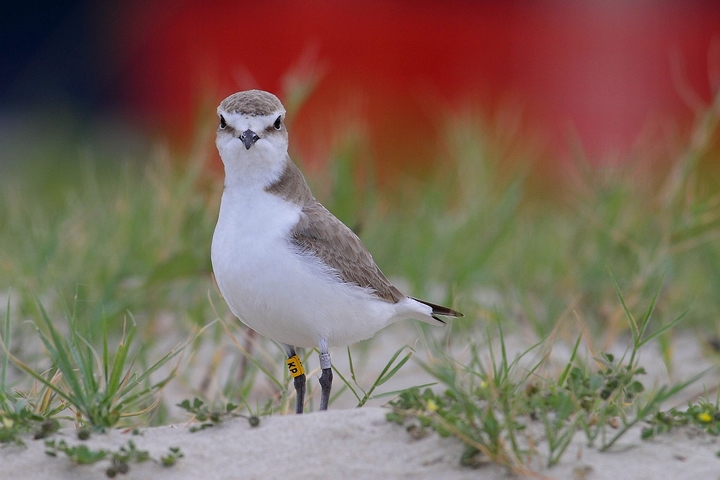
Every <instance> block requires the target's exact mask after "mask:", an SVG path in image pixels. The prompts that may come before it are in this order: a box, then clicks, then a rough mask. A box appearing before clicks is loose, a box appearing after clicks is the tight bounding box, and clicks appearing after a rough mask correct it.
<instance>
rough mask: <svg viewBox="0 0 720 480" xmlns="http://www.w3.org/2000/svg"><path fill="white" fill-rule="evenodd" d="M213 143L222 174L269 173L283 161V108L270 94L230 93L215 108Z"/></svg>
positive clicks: (285, 138) (276, 168)
mask: <svg viewBox="0 0 720 480" xmlns="http://www.w3.org/2000/svg"><path fill="white" fill-rule="evenodd" d="M217 114H218V128H217V137H216V139H215V145H216V146H217V149H218V152H220V157H221V158H222V161H223V163H224V164H225V172H226V175H228V176H229V175H231V174H232V173H233V172H238V173H240V172H242V174H244V175H247V174H252V173H256V174H257V173H262V172H265V173H267V174H270V175H271V176H272V174H273V173H275V172H277V171H278V169H282V168H283V167H284V165H285V162H286V157H287V148H288V132H287V128H285V108H284V107H283V105H282V103H280V100H278V98H277V97H276V96H275V95H273V94H272V93H268V92H264V91H262V90H247V91H244V92H238V93H235V94H233V95H230V96H229V97H227V98H226V99H225V100H223V101H222V102H221V103H220V106H219V107H218V109H217Z"/></svg>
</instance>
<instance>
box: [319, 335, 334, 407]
mask: <svg viewBox="0 0 720 480" xmlns="http://www.w3.org/2000/svg"><path fill="white" fill-rule="evenodd" d="M320 368H321V369H322V375H321V376H320V388H321V394H320V410H327V408H328V402H329V401H330V388H331V387H332V379H333V374H332V363H331V362H330V354H329V353H328V351H327V342H321V344H320Z"/></svg>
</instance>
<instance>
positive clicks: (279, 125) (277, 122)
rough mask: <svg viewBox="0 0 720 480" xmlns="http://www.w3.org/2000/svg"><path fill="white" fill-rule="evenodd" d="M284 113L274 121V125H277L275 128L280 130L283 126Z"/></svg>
mask: <svg viewBox="0 0 720 480" xmlns="http://www.w3.org/2000/svg"><path fill="white" fill-rule="evenodd" d="M281 120H282V115H281V116H279V117H278V118H277V120H275V123H273V127H275V130H280V127H281V126H282V122H281Z"/></svg>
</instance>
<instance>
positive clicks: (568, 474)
mask: <svg viewBox="0 0 720 480" xmlns="http://www.w3.org/2000/svg"><path fill="white" fill-rule="evenodd" d="M379 337H380V338H378V339H376V342H377V343H376V344H373V347H374V348H378V349H379V351H380V352H382V354H381V355H374V356H373V357H376V359H375V360H372V359H371V361H367V362H364V363H363V370H365V371H364V372H363V374H368V378H374V377H373V375H377V372H372V370H374V369H378V368H380V369H381V368H382V366H384V363H385V362H386V361H387V359H388V357H389V356H390V355H392V353H393V352H394V351H395V349H397V348H398V346H399V345H402V344H403V343H405V342H408V341H409V342H412V341H413V339H414V338H416V337H413V331H412V330H407V329H403V328H399V329H395V330H393V329H390V331H389V332H384V333H383V334H381V335H380V336H379ZM506 344H507V345H508V348H509V349H510V351H515V352H519V351H523V349H524V348H525V347H524V346H523V345H527V342H526V341H524V339H523V338H522V337H517V336H514V337H512V338H506ZM568 354H569V350H568V347H564V346H562V345H557V346H556V347H555V348H554V349H553V352H552V356H553V358H552V359H551V360H550V362H553V361H554V362H556V363H557V364H558V365H563V362H564V361H566V360H564V357H566V356H567V355H568ZM462 355H463V352H462V351H459V352H457V357H462ZM418 356H421V354H418ZM453 356H455V352H453ZM673 357H674V361H673V366H674V368H673V372H670V373H668V372H667V371H666V369H665V367H664V363H663V362H662V361H661V360H660V352H659V351H658V349H657V348H655V347H653V346H651V345H649V346H648V347H646V348H645V349H644V350H643V361H642V362H641V364H642V365H644V366H645V367H646V369H647V370H648V375H647V377H648V378H647V379H646V380H645V382H644V383H645V384H646V385H652V384H653V382H655V381H659V382H663V383H667V382H668V381H673V382H674V381H679V380H681V379H683V378H688V377H689V376H692V375H694V374H696V373H698V372H700V371H702V370H704V369H706V368H708V367H711V366H712V362H710V361H709V360H708V359H707V358H706V356H705V355H704V353H703V351H702V349H701V347H700V342H699V341H698V340H697V339H696V338H693V337H692V336H690V335H686V336H679V337H677V338H676V339H675V340H674V354H673ZM334 358H335V359H336V360H337V361H336V362H335V363H336V365H337V366H338V368H340V369H341V371H347V368H348V367H347V365H346V364H345V362H344V360H343V355H342V352H335V354H334ZM315 373H317V372H315ZM336 380H337V379H336ZM428 381H432V378H431V377H429V376H428V374H427V373H426V372H425V371H424V370H423V369H422V368H421V367H420V366H419V365H418V364H417V363H414V362H413V361H411V362H408V364H407V365H406V366H405V367H403V369H402V370H401V371H400V372H399V373H398V375H397V376H396V377H394V378H393V379H392V380H391V381H390V382H388V384H386V385H383V390H384V391H393V390H396V389H400V388H404V387H407V386H410V385H419V384H422V383H427V382H428ZM260 383H261V382H260ZM703 384H705V385H707V388H708V390H709V391H711V392H714V391H715V390H714V389H716V388H717V376H716V375H713V374H710V375H708V376H707V377H706V378H705V379H703V381H701V382H698V383H697V384H695V385H694V386H692V387H690V388H688V389H687V390H686V391H685V392H684V397H683V398H680V399H675V400H674V402H675V404H674V405H667V406H666V408H667V407H670V406H681V405H683V404H686V403H687V401H688V400H693V401H697V399H698V398H699V395H701V394H702V392H703ZM177 395H178V397H177V398H183V395H184V396H185V398H187V392H185V393H184V394H179V393H178V394H177ZM262 395H267V393H261V396H262ZM166 400H167V398H166ZM386 401H387V399H383V400H382V401H374V402H371V403H370V404H369V405H368V406H365V407H362V408H352V406H353V405H354V400H353V398H352V397H351V396H348V395H346V396H345V397H344V398H340V399H339V400H338V402H336V403H334V404H333V405H332V406H331V410H330V411H328V412H309V413H306V414H304V415H294V414H289V415H273V416H270V417H263V418H262V419H261V423H260V425H259V426H257V427H255V428H253V427H251V426H250V425H249V422H248V421H247V420H246V419H244V418H239V417H238V418H233V419H230V420H226V421H224V422H222V423H221V424H219V425H217V426H215V427H212V428H207V429H204V430H201V431H198V432H195V433H191V432H190V429H189V426H188V425H187V424H183V423H178V424H174V425H170V426H164V427H157V428H146V429H141V430H140V434H139V435H133V434H132V432H129V431H120V430H112V431H110V432H108V433H107V434H94V435H92V437H91V438H90V439H89V440H87V441H86V442H85V443H86V444H87V445H88V446H89V447H90V448H92V449H100V448H103V449H108V450H114V451H117V449H118V448H119V447H120V446H122V445H126V444H127V442H128V440H132V441H133V442H134V443H135V444H136V445H137V448H138V449H141V450H147V451H149V452H150V455H151V456H152V457H153V458H154V459H159V458H160V457H161V456H163V455H165V454H167V453H168V449H169V447H180V449H181V451H182V453H183V454H184V457H183V458H181V459H179V460H178V461H177V463H176V464H175V465H174V466H171V467H164V466H162V465H161V464H160V463H159V462H157V461H149V462H146V463H143V464H131V465H130V472H129V473H128V474H127V475H125V476H118V477H117V478H128V479H163V478H168V479H170V478H171V479H173V480H197V479H206V478H208V479H224V478H228V479H230V478H232V479H238V478H242V479H273V478H278V479H288V478H295V479H315V478H317V479H332V478H354V479H364V478H368V479H370V478H372V479H377V478H393V479H395V478H400V479H402V478H408V479H410V478H412V479H424V478H427V479H433V480H437V479H450V480H452V479H465V478H468V479H469V478H485V479H507V478H560V479H578V480H582V479H588V480H601V479H609V480H618V479H626V478H627V479H657V478H673V479H674V478H693V479H720V458H719V457H718V456H717V453H718V452H720V439H719V438H718V437H713V436H711V435H708V434H705V433H704V432H701V431H699V430H698V429H696V428H691V427H687V428H678V429H676V430H673V431H672V432H671V433H669V434H661V435H657V436H656V437H654V438H653V439H651V440H648V441H644V440H641V439H640V430H641V428H642V426H643V425H639V426H637V427H635V428H633V429H632V430H631V431H629V432H628V433H627V434H625V435H624V436H623V437H622V438H621V440H620V441H619V442H618V443H617V444H616V445H615V446H614V447H613V448H612V449H611V451H609V452H599V451H598V449H597V448H595V447H588V446H587V440H586V438H585V436H584V434H582V433H578V434H576V436H575V437H574V440H573V442H572V444H571V445H570V446H569V448H568V449H567V452H566V454H565V455H564V456H563V457H562V460H561V462H560V464H559V465H557V466H555V467H553V468H547V467H546V466H545V465H544V464H543V459H542V457H541V456H538V457H537V458H536V459H534V460H533V461H531V462H530V463H529V464H528V465H527V468H528V472H525V473H523V472H509V471H508V470H507V469H506V468H504V467H501V466H498V465H495V464H492V463H488V464H485V465H483V466H482V467H480V468H477V469H471V468H468V467H462V466H460V463H459V460H460V457H461V455H462V453H463V450H464V447H463V445H462V444H461V443H460V442H459V441H458V440H456V439H454V438H441V437H439V436H438V435H437V434H435V433H434V432H430V434H429V435H427V436H425V437H424V438H421V439H414V438H413V437H412V436H411V435H409V434H408V432H407V431H406V429H405V428H404V427H403V426H399V425H397V424H394V423H390V422H388V421H387V420H386V419H385V416H386V414H387V412H389V409H388V408H387V407H383V406H381V405H383V404H384V403H385V402H386ZM314 405H315V406H314V407H313V408H317V402H315V403H314ZM180 418H182V417H180ZM52 438H54V439H55V440H60V439H63V440H65V441H66V442H68V443H69V444H77V443H81V441H80V440H78V439H77V436H76V433H75V431H74V429H72V428H63V429H61V430H60V431H59V432H58V433H57V434H55V435H53V437H52ZM536 438H540V439H541V438H542V435H541V434H540V435H537V436H536ZM24 440H25V442H26V444H27V447H20V446H16V445H4V446H2V447H1V448H0V479H23V480H31V479H56V478H73V479H99V478H106V477H105V470H106V469H107V468H108V467H109V465H110V463H109V461H108V460H103V461H100V462H99V463H97V464H94V465H73V464H72V462H71V461H70V460H69V459H68V458H67V457H66V456H65V455H64V454H62V453H60V454H59V455H58V456H57V457H56V458H54V457H50V456H48V455H46V454H45V453H44V452H45V450H46V447H45V445H44V442H43V441H42V440H33V439H32V438H31V437H29V436H28V437H25V438H24ZM536 448H537V451H538V452H540V453H541V454H545V453H546V452H547V448H546V446H545V445H544V444H543V443H542V441H540V442H539V443H538V444H537V446H536Z"/></svg>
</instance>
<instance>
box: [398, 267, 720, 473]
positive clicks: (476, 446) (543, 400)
mask: <svg viewBox="0 0 720 480" xmlns="http://www.w3.org/2000/svg"><path fill="white" fill-rule="evenodd" d="M613 283H615V281H614V278H613ZM615 286H616V290H617V294H618V297H619V299H620V303H621V304H622V305H623V308H624V310H625V313H626V315H627V319H628V322H629V324H630V329H631V332H632V344H631V345H630V346H629V347H628V350H627V351H626V354H624V355H623V356H622V357H621V358H616V357H615V356H614V355H612V354H609V353H605V354H602V355H601V356H600V357H599V358H596V359H595V360H596V362H597V365H598V368H597V369H594V370H591V369H590V368H589V367H587V366H584V365H582V364H580V362H579V361H578V359H577V352H578V347H579V345H580V340H581V338H582V337H581V336H579V337H578V339H577V341H576V342H575V345H574V348H573V351H572V354H571V357H570V360H569V361H568V363H567V365H566V367H565V368H564V369H563V371H562V372H561V374H560V375H559V377H558V379H556V380H555V379H552V378H541V377H540V376H539V375H538V374H536V372H537V371H539V369H540V367H541V365H542V364H543V363H544V361H545V359H544V357H543V358H542V359H541V360H540V361H539V362H537V363H535V364H532V365H530V366H529V367H524V368H523V369H521V370H522V373H518V372H517V370H520V369H519V367H518V361H519V360H520V359H521V358H522V357H524V356H525V355H527V354H528V353H529V352H530V351H531V350H533V349H534V348H535V347H537V345H535V346H533V347H532V348H530V349H529V350H527V351H525V352H523V353H522V354H521V355H520V356H518V358H517V359H516V360H515V361H513V362H509V361H508V359H507V352H506V347H505V342H504V338H503V335H502V330H501V329H500V338H499V340H500V347H501V355H500V358H499V359H498V358H496V357H495V354H494V352H493V349H492V344H490V347H489V349H488V350H489V355H490V366H489V367H488V366H486V365H485V363H484V362H483V361H481V359H480V354H479V352H478V349H477V347H472V348H473V350H472V351H473V355H472V357H471V361H470V363H469V364H467V365H460V364H457V363H456V362H455V361H453V360H452V359H449V358H446V359H445V361H442V362H439V363H438V364H436V365H433V366H432V367H430V366H426V369H427V370H428V371H429V372H430V373H432V374H433V375H434V376H435V377H436V378H437V379H438V380H439V381H440V382H441V383H442V384H443V385H445V387H446V390H445V392H444V393H442V394H437V393H434V392H433V391H431V390H430V389H425V390H424V391H421V390H420V389H419V388H413V389H411V390H408V391H406V392H403V393H401V394H400V396H399V397H398V398H397V399H395V400H393V401H392V402H391V403H390V405H391V406H392V407H393V412H392V413H390V414H388V420H390V421H393V422H397V423H401V424H405V423H406V422H408V419H415V421H410V425H411V428H412V429H413V430H414V431H415V432H416V433H415V434H417V431H418V429H419V431H420V432H422V431H423V430H424V429H428V428H431V429H433V430H435V431H437V432H438V433H439V434H440V435H454V436H456V437H457V438H459V439H460V440H462V441H463V442H464V443H465V444H466V446H467V451H466V452H465V454H464V455H463V457H462V462H463V463H464V464H469V465H470V464H477V462H478V454H480V456H481V457H482V458H486V459H489V460H491V461H493V462H496V463H499V464H501V465H505V466H507V467H509V468H510V469H512V470H514V471H518V472H520V471H523V469H524V465H525V464H527V461H528V459H529V458H531V457H532V456H535V455H537V454H541V453H542V452H538V451H537V448H538V447H537V445H539V443H538V442H537V441H535V436H536V432H537V430H538V429H537V424H538V422H539V424H540V425H541V426H542V436H543V437H544V440H545V442H543V445H546V446H547V452H546V453H545V455H544V458H545V459H546V463H547V465H548V466H552V465H555V464H557V463H558V462H559V461H560V459H561V457H562V455H563V454H564V453H565V451H566V450H567V447H568V446H569V445H570V443H571V441H572V440H573V438H574V436H575V434H576V433H577V432H578V431H582V432H584V433H585V435H586V437H587V439H588V443H589V444H590V445H592V444H593V443H594V442H595V441H596V440H597V439H600V445H599V447H600V450H601V451H604V450H607V449H609V448H610V447H611V446H612V445H613V444H615V442H617V440H618V439H619V438H621V437H622V436H623V435H625V434H626V433H627V431H628V430H629V429H630V428H631V427H633V426H634V425H636V424H637V423H638V422H641V421H644V420H648V419H650V418H655V419H656V422H657V421H660V423H657V425H659V427H658V428H666V427H664V426H666V425H668V424H671V423H672V422H674V421H677V414H673V415H675V416H674V417H668V416H667V414H661V413H660V406H661V404H662V403H663V402H664V401H666V400H667V399H669V398H670V397H672V396H673V395H675V394H676V393H678V392H679V391H681V390H682V389H684V388H685V387H686V386H687V385H689V384H690V383H692V382H694V381H696V380H697V379H698V378H700V376H702V375H703V373H700V374H698V375H696V376H694V377H692V378H690V379H689V380H687V381H685V382H682V383H680V384H677V385H674V386H667V385H663V386H661V387H659V388H657V389H655V390H653V391H652V392H649V393H648V392H645V387H644V385H643V384H642V382H641V381H640V377H641V376H642V375H643V374H645V370H644V369H643V368H642V367H641V366H640V365H639V354H640V349H641V348H642V347H643V346H644V345H646V344H647V343H648V342H649V341H651V340H652V339H656V338H657V337H658V336H660V335H662V334H663V333H665V332H667V331H668V330H669V329H670V328H672V327H674V326H675V325H677V323H678V322H679V321H680V320H681V319H682V318H683V316H684V314H683V315H680V316H679V317H677V318H676V319H675V320H673V321H672V322H670V323H668V324H666V325H664V326H661V327H659V328H656V329H655V330H653V331H652V332H651V333H648V332H649V330H648V323H649V320H650V318H651V315H652V312H653V307H654V305H655V302H656V300H657V293H656V294H655V296H654V297H653V299H652V300H651V302H650V306H649V308H648V309H647V310H646V312H645V314H644V315H643V316H642V317H641V318H640V319H639V320H636V319H635V317H634V316H633V315H632V314H631V313H630V312H629V310H628V309H627V307H626V306H625V300H624V298H623V296H622V293H621V292H620V289H619V287H617V283H615ZM658 291H659V290H658ZM626 358H627V360H626ZM684 415H685V417H686V418H688V419H689V418H692V419H693V421H694V422H699V423H703V422H704V425H705V426H706V427H707V429H708V430H710V431H712V429H713V428H715V425H716V423H714V422H715V420H714V419H715V418H716V416H717V418H718V419H719V420H720V414H719V413H718V409H717V402H716V404H715V405H712V404H710V403H709V402H705V403H703V404H701V405H698V406H697V407H691V408H690V409H688V412H687V413H685V414H684ZM662 420H664V421H665V423H662ZM610 432H611V433H610ZM646 432H647V430H646ZM650 434H652V432H650V433H644V434H643V436H649V435H650Z"/></svg>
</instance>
